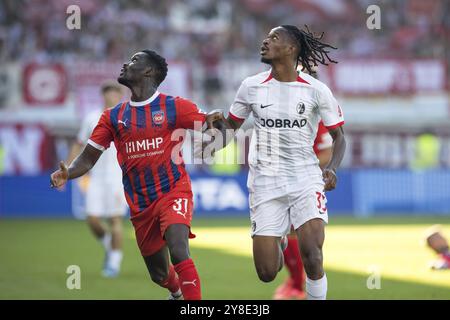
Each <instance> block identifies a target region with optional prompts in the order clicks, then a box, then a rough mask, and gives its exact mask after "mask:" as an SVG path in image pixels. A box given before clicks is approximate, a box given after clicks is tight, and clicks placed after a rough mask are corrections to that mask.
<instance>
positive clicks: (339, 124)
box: [325, 121, 344, 130]
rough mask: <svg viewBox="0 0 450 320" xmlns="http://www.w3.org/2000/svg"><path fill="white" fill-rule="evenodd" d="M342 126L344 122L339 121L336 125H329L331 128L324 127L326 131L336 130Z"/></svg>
mask: <svg viewBox="0 0 450 320" xmlns="http://www.w3.org/2000/svg"><path fill="white" fill-rule="evenodd" d="M343 125H344V121H341V122H338V123H336V124H333V125H331V126H325V127H326V128H327V129H328V130H333V129H336V128H338V127H341V126H343Z"/></svg>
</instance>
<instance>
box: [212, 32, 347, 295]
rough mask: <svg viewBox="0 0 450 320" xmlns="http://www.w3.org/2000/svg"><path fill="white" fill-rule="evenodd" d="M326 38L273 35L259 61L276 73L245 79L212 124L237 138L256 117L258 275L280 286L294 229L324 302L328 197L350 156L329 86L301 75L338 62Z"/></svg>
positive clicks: (251, 182)
mask: <svg viewBox="0 0 450 320" xmlns="http://www.w3.org/2000/svg"><path fill="white" fill-rule="evenodd" d="M321 38H322V37H315V36H314V35H313V34H312V33H310V32H309V30H306V31H303V30H300V29H298V28H297V27H295V26H290V25H283V26H280V27H277V28H274V29H272V30H271V31H270V33H269V35H268V36H267V38H266V39H265V40H264V41H263V45H262V47H261V61H262V62H263V63H267V64H270V65H271V67H272V68H271V70H270V71H267V72H262V73H259V74H257V75H255V76H252V77H248V78H247V79H245V80H244V81H243V82H242V84H241V86H240V88H239V90H238V92H237V95H236V98H235V101H234V103H233V104H232V106H231V109H230V112H229V116H228V118H227V119H226V120H225V119H223V115H221V116H220V117H218V118H217V119H209V120H210V121H209V123H208V127H209V128H211V127H216V128H219V129H220V128H223V127H229V128H230V127H231V128H232V129H234V130H237V129H238V128H239V127H240V126H241V125H242V123H243V121H244V120H245V119H246V118H247V117H248V116H249V115H250V113H252V114H253V116H254V118H255V124H254V129H253V135H252V140H251V145H250V153H249V164H250V172H249V176H248V182H247V185H248V188H249V202H250V218H251V222H252V238H253V259H254V262H255V267H256V271H257V273H258V276H259V278H260V279H261V280H262V281H264V282H269V281H272V280H274V279H275V277H276V275H277V273H278V272H279V271H280V270H281V268H282V266H283V254H282V250H283V245H282V241H281V240H282V239H283V240H284V239H285V236H286V234H288V233H289V230H290V227H291V224H292V225H293V227H294V229H295V231H296V233H297V236H298V240H299V246H300V251H301V255H302V259H303V263H304V267H305V271H306V275H307V279H306V293H307V298H308V299H325V298H326V292H327V278H326V275H325V273H324V270H323V256H322V245H323V242H324V238H325V233H324V227H325V224H326V223H327V222H328V214H327V209H326V197H325V194H324V191H328V190H332V189H334V188H335V186H336V182H337V178H336V169H337V168H338V166H339V164H340V163H341V161H342V158H343V156H344V151H345V139H344V132H343V130H342V125H343V124H344V118H343V114H342V110H341V108H340V107H339V105H338V103H337V101H336V99H335V98H334V97H333V95H332V93H331V91H330V90H329V89H328V87H327V86H326V85H325V84H323V83H322V82H320V81H318V80H316V79H314V78H313V77H312V76H310V75H308V74H306V73H303V72H301V73H300V74H298V73H297V70H296V68H297V65H298V64H301V65H302V66H303V67H304V68H305V69H306V70H307V71H308V73H312V72H313V70H312V67H313V66H314V65H317V63H322V64H327V62H335V61H333V60H331V59H330V58H329V57H328V49H330V48H333V47H331V46H329V45H327V44H325V43H323V42H321V41H320V40H321ZM320 118H321V119H322V120H323V122H324V124H325V126H326V127H327V129H328V130H329V133H330V134H331V136H332V138H333V152H332V157H331V160H330V162H329V163H328V164H327V165H326V166H325V168H324V170H323V172H322V171H321V169H320V168H319V164H318V160H317V157H316V156H315V154H314V151H313V143H314V138H315V134H316V132H317V126H318V123H319V121H320ZM221 121H223V122H224V124H225V126H222V125H220V122H221ZM283 242H284V241H283Z"/></svg>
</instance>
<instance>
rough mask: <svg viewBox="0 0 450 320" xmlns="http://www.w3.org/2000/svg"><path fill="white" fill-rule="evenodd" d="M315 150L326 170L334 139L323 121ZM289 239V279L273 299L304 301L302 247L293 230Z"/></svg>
mask: <svg viewBox="0 0 450 320" xmlns="http://www.w3.org/2000/svg"><path fill="white" fill-rule="evenodd" d="M313 149H314V153H315V154H316V156H317V158H318V159H319V166H320V167H321V168H324V167H325V166H326V165H327V163H328V162H329V161H330V159H331V154H332V150H333V139H332V138H331V136H330V134H329V133H328V130H327V128H326V127H325V125H324V124H323V122H322V121H320V123H319V128H318V130H317V136H316V139H315V140H314V146H313ZM287 238H288V246H287V248H286V249H285V250H284V251H283V255H284V264H285V265H286V268H287V271H288V272H289V277H288V278H287V279H286V281H285V282H283V283H282V284H281V285H280V286H279V287H278V288H277V290H276V291H275V294H274V297H273V298H274V299H275V300H285V299H298V300H303V299H306V293H305V274H304V273H305V271H304V269H303V261H302V257H301V255H300V247H299V245H298V240H297V236H296V234H295V231H294V230H293V228H291V233H290V234H289V235H288V237H287Z"/></svg>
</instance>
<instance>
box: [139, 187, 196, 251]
mask: <svg viewBox="0 0 450 320" xmlns="http://www.w3.org/2000/svg"><path fill="white" fill-rule="evenodd" d="M186 186H189V188H187V187H186ZM193 209H194V201H193V195H192V190H191V186H190V183H181V181H178V183H177V185H176V186H175V188H174V189H173V190H171V191H169V192H168V193H167V194H165V195H163V196H161V197H160V198H158V199H157V200H156V201H155V202H153V203H152V204H151V205H150V207H148V208H146V209H145V210H143V211H141V212H139V213H137V214H132V215H131V222H132V223H133V226H134V231H135V234H136V241H137V244H138V247H139V250H140V251H141V254H142V256H143V257H146V256H151V255H153V254H154V253H156V252H158V251H159V250H160V249H161V248H162V247H163V246H164V245H165V244H166V241H165V240H164V233H165V232H166V230H167V228H168V227H169V226H170V225H172V224H185V225H187V226H188V227H189V228H190V227H191V221H192V214H193ZM189 238H195V235H194V234H192V233H191V232H189Z"/></svg>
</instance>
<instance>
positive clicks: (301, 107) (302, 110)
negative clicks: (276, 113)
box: [297, 101, 305, 114]
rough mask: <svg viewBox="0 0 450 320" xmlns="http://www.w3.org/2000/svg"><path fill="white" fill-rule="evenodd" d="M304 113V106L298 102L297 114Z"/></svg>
mask: <svg viewBox="0 0 450 320" xmlns="http://www.w3.org/2000/svg"><path fill="white" fill-rule="evenodd" d="M304 112H305V104H304V103H303V102H301V101H300V102H299V103H298V105H297V113H298V114H303V113H304Z"/></svg>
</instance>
